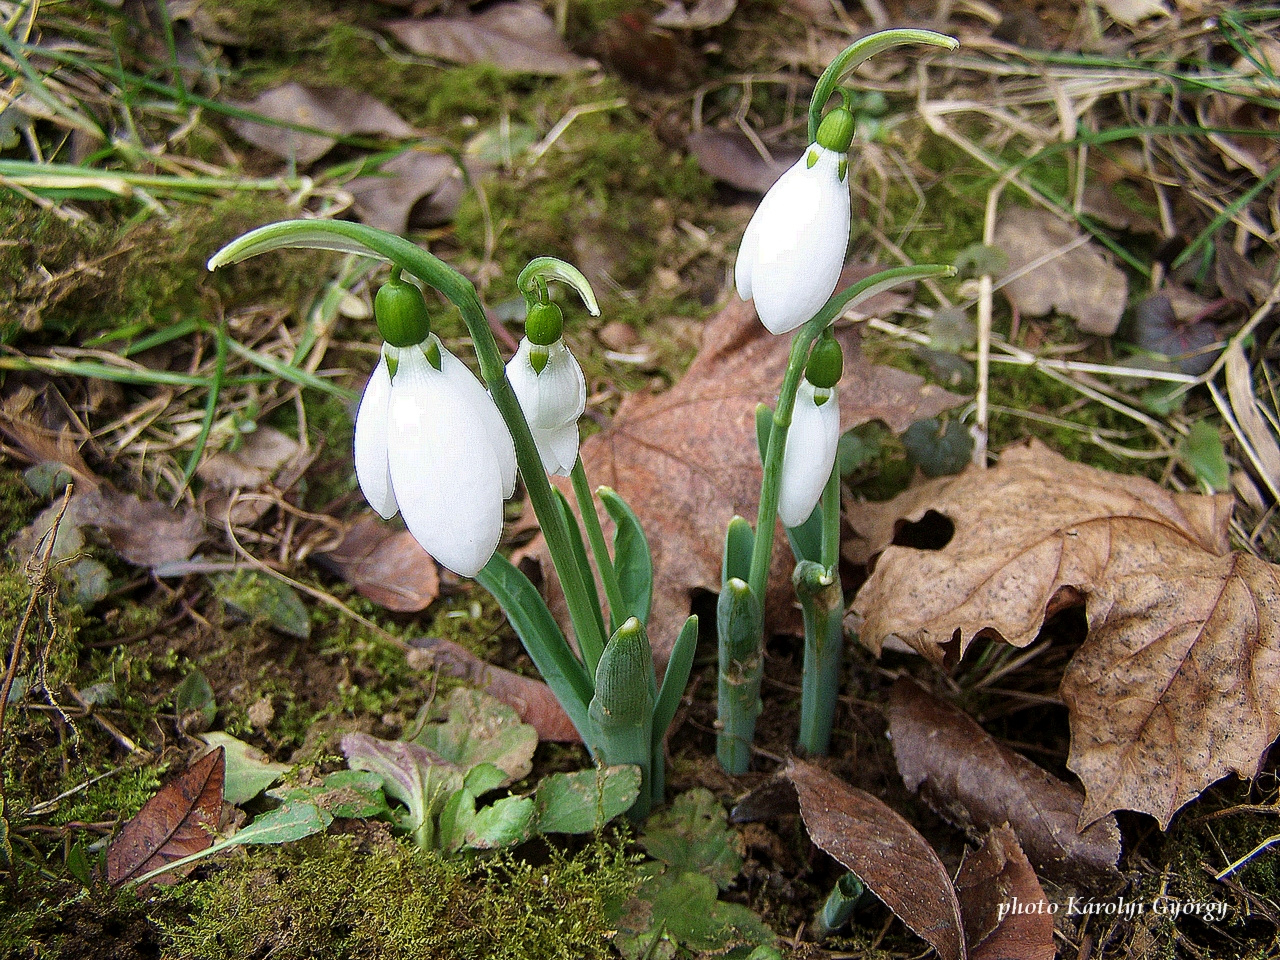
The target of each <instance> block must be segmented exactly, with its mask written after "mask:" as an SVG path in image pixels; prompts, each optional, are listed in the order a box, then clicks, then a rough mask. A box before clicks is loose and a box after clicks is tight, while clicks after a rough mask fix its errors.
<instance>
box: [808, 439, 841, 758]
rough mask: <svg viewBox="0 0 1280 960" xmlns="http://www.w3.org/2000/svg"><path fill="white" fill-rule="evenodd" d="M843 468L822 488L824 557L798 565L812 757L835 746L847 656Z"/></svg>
mask: <svg viewBox="0 0 1280 960" xmlns="http://www.w3.org/2000/svg"><path fill="white" fill-rule="evenodd" d="M839 563H840V467H839V465H838V464H837V465H835V466H833V467H832V468H831V476H830V477H829V478H828V479H827V485H826V487H824V488H823V491H822V562H821V564H820V565H818V567H817V568H816V569H814V568H806V569H803V570H802V566H803V565H797V566H796V595H797V596H798V597H799V598H800V610H801V613H802V615H803V617H804V674H803V679H802V680H801V693H800V736H799V741H798V742H799V746H800V748H801V749H802V750H803V751H804V752H805V753H806V754H808V755H809V756H818V755H823V754H826V753H827V752H828V751H829V750H830V748H831V729H832V727H833V726H834V724H835V713H836V701H837V699H838V698H839V695H840V664H841V662H842V660H843V658H844V593H843V590H842V588H841V584H840V567H839Z"/></svg>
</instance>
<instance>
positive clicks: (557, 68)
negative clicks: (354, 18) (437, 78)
mask: <svg viewBox="0 0 1280 960" xmlns="http://www.w3.org/2000/svg"><path fill="white" fill-rule="evenodd" d="M384 26H385V27H386V29H387V30H388V31H390V33H391V35H392V36H394V37H395V38H396V39H397V40H399V41H400V42H401V43H403V44H404V45H405V46H406V47H408V48H409V49H410V50H412V51H413V52H414V53H417V54H421V55H422V56H425V57H439V58H440V59H441V60H448V61H449V62H450V63H464V64H469V63H489V64H492V65H493V66H495V67H497V68H498V69H499V70H502V71H505V72H507V73H533V74H537V75H539V76H560V75H562V74H567V73H575V72H577V71H579V70H590V69H592V68H593V67H594V66H595V64H594V63H593V62H592V61H590V60H584V59H583V58H582V57H579V56H578V55H577V54H575V53H574V52H573V51H571V50H570V49H569V47H568V46H567V45H566V44H565V42H564V40H563V38H561V36H560V34H558V33H557V32H556V27H555V23H554V22H553V21H552V19H551V18H550V17H549V16H547V14H546V13H544V12H543V10H542V8H541V7H539V6H537V5H536V4H532V3H500V4H497V5H496V6H492V7H489V8H488V9H487V10H485V11H484V12H483V13H480V14H476V15H475V16H472V15H470V14H466V13H464V14H463V15H461V16H453V17H434V18H431V19H429V20H393V21H391V22H389V23H387V24H385V25H384Z"/></svg>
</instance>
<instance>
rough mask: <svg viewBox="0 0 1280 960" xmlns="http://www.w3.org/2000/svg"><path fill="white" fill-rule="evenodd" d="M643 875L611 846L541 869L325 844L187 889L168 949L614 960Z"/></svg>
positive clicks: (308, 844)
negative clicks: (184, 913)
mask: <svg viewBox="0 0 1280 960" xmlns="http://www.w3.org/2000/svg"><path fill="white" fill-rule="evenodd" d="M634 885H635V878H634V870H633V865H632V864H631V862H630V861H629V859H628V857H627V855H626V854H625V853H623V852H622V850H621V849H620V848H615V847H609V846H607V845H605V844H604V843H603V842H598V843H596V844H595V845H594V846H592V847H589V848H587V850H585V851H584V852H582V853H580V854H578V855H576V856H574V857H569V858H566V857H564V856H561V855H559V854H556V853H555V852H554V851H553V852H552V855H551V857H550V859H549V861H548V862H546V863H545V864H543V865H540V866H533V865H531V864H529V863H525V862H522V861H518V860H515V859H513V858H510V857H500V858H497V859H494V860H488V861H483V862H479V863H475V862H471V863H468V862H464V861H449V860H444V859H441V858H439V857H437V856H424V855H422V854H419V853H417V852H415V851H413V850H411V849H410V848H408V847H407V846H401V845H397V844H391V843H387V842H382V843H378V844H376V845H375V846H374V847H373V849H371V850H367V849H361V848H360V847H359V846H357V844H356V843H355V842H354V841H353V840H352V839H351V838H350V837H347V838H333V837H318V838H314V839H311V840H308V841H304V842H302V843H299V844H292V845H289V846H286V847H281V848H268V849H262V850H258V851H254V852H253V853H251V854H249V855H247V856H245V857H243V858H238V859H236V860H233V861H231V862H229V863H226V864H225V866H224V867H223V869H222V870H221V871H220V872H219V873H218V874H217V875H216V876H215V877H214V878H213V879H211V880H208V881H205V882H202V883H198V884H191V885H187V889H186V890H184V891H182V892H181V894H180V896H182V897H183V898H184V899H185V900H186V902H187V905H188V907H189V909H190V911H191V916H190V919H189V920H188V921H186V922H180V923H170V924H168V925H167V928H166V933H167V936H168V939H169V947H170V950H172V951H176V952H177V953H178V954H179V955H181V956H183V957H188V958H191V960H221V958H228V960H230V958H236V960H239V958H242V957H250V956H265V955H268V954H269V955H270V956H272V957H274V958H277V960H290V958H298V960H302V958H315V960H327V958H335V960H336V958H351V960H356V958H366V957H367V958H378V960H395V958H400V957H404V958H410V957H415V958H416V957H450V958H459V960H463V958H470V957H476V958H510V960H517V958H526V957H527V958H544V957H575V958H579V957H581V958H584V960H587V958H595V957H599V958H604V957H609V956H612V955H613V953H612V949H611V947H610V945H609V938H610V936H611V931H610V929H609V924H608V923H607V921H606V914H605V910H606V908H607V907H608V906H609V905H610V904H612V903H614V902H616V901H619V900H621V899H624V898H625V897H626V896H627V895H628V894H629V893H630V892H631V890H632V889H634Z"/></svg>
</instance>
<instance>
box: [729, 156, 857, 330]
mask: <svg viewBox="0 0 1280 960" xmlns="http://www.w3.org/2000/svg"><path fill="white" fill-rule="evenodd" d="M811 153H816V154H817V160H816V161H815V163H814V164H813V166H812V167H810V166H808V157H809V155H810V154H811ZM842 159H843V156H842V155H841V154H839V153H836V152H835V151H833V150H827V149H825V148H823V147H820V146H817V145H811V146H810V148H809V150H807V151H805V155H804V156H803V157H801V158H800V159H799V160H798V161H797V162H796V163H795V165H794V166H792V167H791V168H790V169H789V170H788V171H787V172H786V173H784V174H783V175H782V177H781V178H779V180H778V182H777V183H775V184H774V185H773V187H772V188H770V190H769V193H768V194H766V196H765V198H764V200H763V201H762V202H761V204H760V207H759V209H757V210H756V214H755V216H754V217H753V218H752V221H751V223H750V224H749V225H748V227H747V233H748V234H749V235H750V239H751V242H750V243H748V242H747V236H745V235H744V238H743V244H742V247H741V248H740V249H739V252H738V265H737V267H736V268H735V278H736V279H737V283H738V288H739V293H740V294H742V295H743V296H746V295H747V294H750V295H751V296H752V298H753V299H754V300H755V305H756V312H757V313H758V314H759V316H760V320H761V322H762V323H763V324H764V325H765V326H766V327H768V328H769V330H770V331H771V332H772V333H775V334H777V333H786V332H788V331H790V330H794V329H795V328H796V327H798V326H800V324H802V323H804V322H805V321H806V320H808V319H809V318H810V317H812V316H813V315H814V314H815V313H817V312H818V310H819V309H820V308H821V307H822V305H823V304H824V303H826V301H827V298H828V297H830V296H831V294H832V292H833V291H834V290H835V286H836V283H837V282H838V281H839V279H840V271H841V269H842V268H843V267H844V257H845V250H846V248H847V247H848V244H849V186H848V183H846V182H844V181H842V180H841V179H840V174H839V168H840V161H841V160H842ZM744 261H745V262H744ZM744 279H745V283H744ZM744 287H745V290H744Z"/></svg>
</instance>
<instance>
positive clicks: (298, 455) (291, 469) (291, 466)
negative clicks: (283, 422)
mask: <svg viewBox="0 0 1280 960" xmlns="http://www.w3.org/2000/svg"><path fill="white" fill-rule="evenodd" d="M316 453H317V451H316V450H313V449H310V448H307V447H304V446H303V445H302V444H301V443H299V442H298V441H297V440H295V439H294V438H293V437H291V436H289V435H288V434H286V433H282V432H280V431H279V430H277V429H275V428H274V427H258V428H257V429H256V430H254V431H253V433H250V434H248V435H247V436H246V437H245V438H244V441H243V442H242V443H241V444H240V445H239V446H238V447H237V448H236V449H235V450H234V451H231V450H219V451H218V452H217V453H215V454H214V455H213V456H211V457H209V459H207V460H205V461H204V462H203V463H201V464H200V466H199V467H197V468H196V476H197V477H199V478H200V479H201V480H203V481H204V485H205V486H204V490H203V491H201V494H200V498H199V502H200V509H201V510H203V511H204V514H205V516H206V517H208V518H209V520H210V521H211V522H213V523H216V524H218V525H220V526H221V525H224V524H225V523H226V522H227V517H228V514H230V518H231V522H232V523H234V524H236V525H238V526H249V525H251V524H254V523H256V522H257V521H258V520H260V519H262V517H263V516H265V515H266V513H267V511H268V510H270V509H271V508H272V506H274V503H273V501H272V499H271V498H270V497H239V496H237V495H236V494H237V491H245V492H252V491H255V490H261V489H263V488H266V487H269V486H271V485H272V483H273V481H274V485H275V486H276V487H278V488H279V489H282V490H287V489H289V487H291V486H293V484H294V483H295V482H296V481H297V480H298V478H299V477H301V476H302V474H303V472H304V471H305V470H306V468H307V467H308V466H309V465H310V464H311V461H312V460H314V459H315V456H316Z"/></svg>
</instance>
